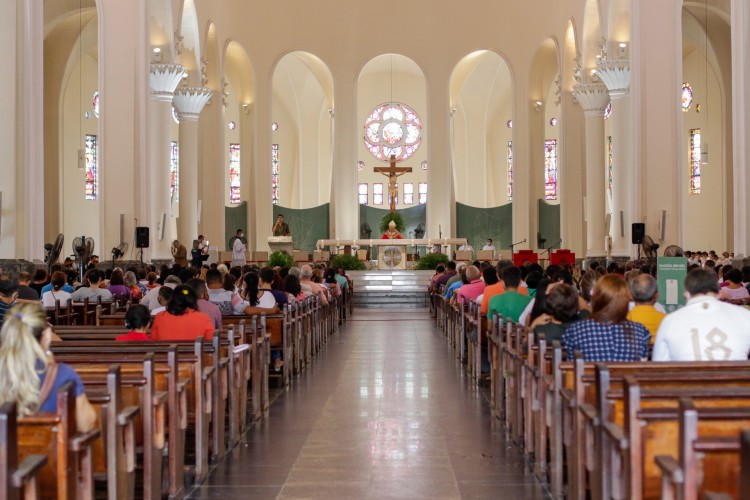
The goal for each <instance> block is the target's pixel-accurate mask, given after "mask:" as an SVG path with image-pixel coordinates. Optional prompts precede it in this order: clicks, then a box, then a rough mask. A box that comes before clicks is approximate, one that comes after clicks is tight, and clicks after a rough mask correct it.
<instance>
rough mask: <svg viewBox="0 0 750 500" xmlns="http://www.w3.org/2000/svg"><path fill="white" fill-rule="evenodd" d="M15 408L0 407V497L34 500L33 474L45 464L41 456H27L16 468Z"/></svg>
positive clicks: (36, 489) (13, 405)
mask: <svg viewBox="0 0 750 500" xmlns="http://www.w3.org/2000/svg"><path fill="white" fill-rule="evenodd" d="M16 413H17V412H16V405H15V403H5V404H3V405H2V406H0V498H3V499H7V500H20V498H21V497H23V498H24V500H36V499H37V498H39V491H38V485H37V474H38V473H39V471H40V470H41V468H42V467H44V466H45V465H46V464H47V456H45V455H28V456H27V457H26V458H25V459H24V460H23V461H22V462H21V463H20V465H19V463H18V462H19V460H18V435H17V430H16V425H17V423H16Z"/></svg>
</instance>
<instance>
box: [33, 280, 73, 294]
mask: <svg viewBox="0 0 750 500" xmlns="http://www.w3.org/2000/svg"><path fill="white" fill-rule="evenodd" d="M62 289H63V291H64V292H68V293H73V292H74V291H75V290H73V287H72V286H70V285H68V284H67V283H65V284H64V285H63V287H62ZM50 290H52V283H50V284H49V285H44V286H43V287H42V292H41V293H40V294H39V296H40V297H41V296H42V295H44V292H49V291H50Z"/></svg>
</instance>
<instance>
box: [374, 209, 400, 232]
mask: <svg viewBox="0 0 750 500" xmlns="http://www.w3.org/2000/svg"><path fill="white" fill-rule="evenodd" d="M391 221H393V222H395V223H396V231H398V232H399V233H402V234H403V232H404V231H406V224H405V223H404V218H403V217H401V214H400V213H398V212H388V213H387V214H385V215H384V216H383V217H382V218H381V219H380V234H383V233H384V232H386V231H388V224H390V223H391Z"/></svg>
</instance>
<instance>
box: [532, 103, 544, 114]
mask: <svg viewBox="0 0 750 500" xmlns="http://www.w3.org/2000/svg"><path fill="white" fill-rule="evenodd" d="M542 106H544V103H543V102H542V101H536V102H535V103H534V105H533V106H532V109H533V110H534V111H536V112H537V113H538V112H540V111H541V110H542Z"/></svg>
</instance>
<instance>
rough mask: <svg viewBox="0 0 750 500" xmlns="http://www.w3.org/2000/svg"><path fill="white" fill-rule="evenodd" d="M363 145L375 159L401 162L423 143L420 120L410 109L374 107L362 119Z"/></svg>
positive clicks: (403, 106)
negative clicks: (391, 157) (390, 159)
mask: <svg viewBox="0 0 750 500" xmlns="http://www.w3.org/2000/svg"><path fill="white" fill-rule="evenodd" d="M364 140H365V146H366V147H367V150H368V151H369V152H370V153H371V154H372V155H373V156H374V157H375V158H377V159H378V160H381V161H388V159H389V158H390V156H391V155H395V156H396V161H402V160H405V159H407V158H409V157H410V156H411V155H413V154H414V153H415V152H416V151H417V149H419V145H420V144H421V142H422V121H421V120H420V119H419V116H417V113H415V112H414V110H413V109H411V108H410V107H409V106H407V105H405V104H401V103H387V104H381V105H379V106H378V107H376V108H375V109H374V110H373V111H372V112H371V113H370V115H369V116H368V117H367V119H366V120H365V137H364Z"/></svg>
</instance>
